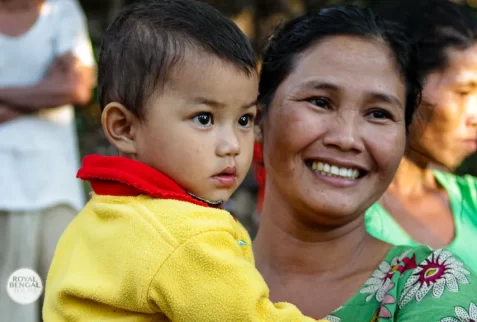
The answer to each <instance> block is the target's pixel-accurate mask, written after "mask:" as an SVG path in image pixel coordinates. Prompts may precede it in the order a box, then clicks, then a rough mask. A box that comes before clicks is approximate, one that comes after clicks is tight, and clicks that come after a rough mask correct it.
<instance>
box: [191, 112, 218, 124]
mask: <svg viewBox="0 0 477 322" xmlns="http://www.w3.org/2000/svg"><path fill="white" fill-rule="evenodd" d="M194 122H195V123H196V124H197V125H199V126H202V127H209V126H212V125H213V124H214V117H213V115H212V113H208V112H207V113H200V114H198V115H196V116H194Z"/></svg>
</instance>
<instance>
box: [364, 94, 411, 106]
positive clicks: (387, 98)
mask: <svg viewBox="0 0 477 322" xmlns="http://www.w3.org/2000/svg"><path fill="white" fill-rule="evenodd" d="M367 96H368V97H370V98H371V99H372V100H375V101H381V102H385V103H389V104H393V105H397V106H399V107H400V108H404V106H403V105H402V103H401V101H400V100H399V99H398V98H397V97H396V96H394V95H390V94H384V93H379V92H370V93H368V94H367Z"/></svg>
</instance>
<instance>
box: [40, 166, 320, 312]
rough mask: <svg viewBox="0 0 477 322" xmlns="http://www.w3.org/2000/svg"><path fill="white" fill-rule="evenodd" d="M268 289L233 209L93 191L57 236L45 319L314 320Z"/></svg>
mask: <svg viewBox="0 0 477 322" xmlns="http://www.w3.org/2000/svg"><path fill="white" fill-rule="evenodd" d="M103 158H104V157H103ZM109 158H110V157H109ZM115 158H117V157H115ZM101 160H102V159H101ZM93 161H94V160H93ZM128 162H129V161H128ZM133 162H134V161H133ZM93 163H94V162H93ZM128 171H130V169H128ZM80 172H81V171H80ZM93 172H94V171H93ZM92 176H93V177H94V175H92ZM85 177H87V176H86V175H85ZM104 177H105V176H104V175H102V178H103V179H104ZM106 177H107V176H106ZM110 177H114V176H110ZM90 178H91V177H90ZM128 180H130V178H129V179H128ZM122 181H124V180H122ZM93 183H94V182H93ZM93 183H92V185H93ZM123 183H124V182H123ZM123 183H120V185H121V184H123ZM131 186H134V188H138V184H137V183H134V184H133V185H130V186H129V187H131ZM149 188H150V187H149ZM93 189H94V185H93ZM108 189H109V188H107V189H106V190H108ZM96 190H97V191H100V190H103V191H102V192H103V193H104V190H105V189H102V188H101V189H100V188H97V189H96ZM110 190H111V189H110ZM139 190H148V192H149V193H150V194H154V193H151V189H142V188H139ZM111 191H114V193H116V194H118V193H117V192H118V191H117V189H116V190H114V189H112V190H111ZM139 193H140V191H139V192H138V194H139ZM177 199H179V198H177ZM268 295H269V291H268V287H267V285H266V284H265V282H264V280H263V278H262V276H261V275H260V273H259V272H258V271H257V270H256V268H255V266H254V259H253V254H252V249H251V240H250V237H249V235H248V234H247V232H246V230H245V229H244V228H243V227H242V226H241V225H240V224H239V223H238V222H236V220H235V219H234V218H233V217H232V216H231V215H230V214H229V213H228V212H226V211H224V210H221V209H215V208H211V207H206V206H202V205H199V204H194V203H191V202H187V201H181V200H173V199H158V198H156V197H153V196H149V195H145V194H139V195H126V196H119V195H116V196H114V195H104V194H103V195H100V194H98V193H94V194H93V196H92V199H91V200H90V201H89V202H88V204H87V205H86V207H85V208H84V209H83V210H82V211H81V212H80V213H79V215H78V216H77V217H76V218H75V220H74V221H73V222H72V223H71V225H70V226H69V227H68V228H67V230H66V231H65V232H64V234H63V236H62V237H61V239H60V241H59V244H58V246H57V250H56V253H55V257H54V260H53V263H52V266H51V268H50V271H49V274H48V278H47V283H46V293H45V303H44V307H43V317H44V320H45V321H46V322H57V321H80V322H81V321H85V322H86V321H87V322H95V321H101V322H107V321H134V322H141V321H178V322H179V321H184V322H202V321H204V322H205V321H207V322H212V321H217V322H226V321H230V322H247V321H270V322H279V321H284V322H285V321H286V322H292V321H310V322H311V321H315V320H314V319H312V318H307V317H304V316H303V315H302V314H301V313H300V311H299V310H298V309H297V308H296V307H295V306H293V305H291V304H288V303H278V304H273V303H272V302H271V301H270V299H269V297H268Z"/></svg>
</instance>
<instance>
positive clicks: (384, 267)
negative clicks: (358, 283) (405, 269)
mask: <svg viewBox="0 0 477 322" xmlns="http://www.w3.org/2000/svg"><path fill="white" fill-rule="evenodd" d="M408 253H409V250H408V251H406V252H404V253H403V254H402V255H401V256H396V257H394V258H393V259H392V261H391V264H388V263H387V262H386V261H383V262H382V263H381V264H380V265H379V267H378V269H377V270H375V271H374V273H373V275H371V277H370V278H369V279H368V280H367V281H366V283H364V284H365V287H364V288H363V289H361V291H360V293H361V294H369V296H368V297H366V302H369V301H371V299H372V298H373V297H374V296H375V295H376V300H377V301H378V302H382V301H383V299H384V294H386V293H387V292H388V291H389V290H390V288H389V285H390V284H391V277H392V276H393V274H394V273H395V272H396V271H400V270H401V269H400V267H401V266H400V265H399V263H400V262H402V261H403V259H404V258H405V257H406V255H407V254H408Z"/></svg>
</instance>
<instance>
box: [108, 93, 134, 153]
mask: <svg viewBox="0 0 477 322" xmlns="http://www.w3.org/2000/svg"><path fill="white" fill-rule="evenodd" d="M139 123H140V120H139V119H138V118H137V117H136V116H135V115H134V113H132V112H131V111H130V110H128V109H127V108H126V107H125V106H124V105H122V104H120V103H118V102H112V103H109V104H108V105H107V106H106V107H105V108H104V110H103V113H102V114H101V124H102V126H103V130H104V134H105V135H106V138H107V139H108V141H109V142H110V143H111V144H112V145H113V146H114V147H115V148H116V149H118V151H119V152H120V153H121V154H123V155H128V156H133V155H135V154H136V151H137V149H136V133H137V131H138V127H139Z"/></svg>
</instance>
